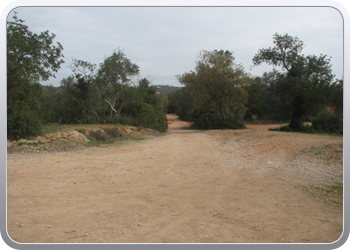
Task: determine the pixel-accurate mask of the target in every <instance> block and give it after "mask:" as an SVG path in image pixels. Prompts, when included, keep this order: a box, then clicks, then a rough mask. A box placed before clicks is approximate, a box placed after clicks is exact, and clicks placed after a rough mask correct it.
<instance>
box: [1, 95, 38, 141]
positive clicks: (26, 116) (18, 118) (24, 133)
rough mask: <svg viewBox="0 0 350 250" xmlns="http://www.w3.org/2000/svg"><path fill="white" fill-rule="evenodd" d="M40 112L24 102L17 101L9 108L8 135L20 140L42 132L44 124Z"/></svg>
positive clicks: (10, 137)
mask: <svg viewBox="0 0 350 250" xmlns="http://www.w3.org/2000/svg"><path fill="white" fill-rule="evenodd" d="M41 125H42V124H41V121H40V118H39V116H38V113H37V112H35V111H32V110H31V109H30V107H28V106H27V105H26V104H25V103H24V102H20V101H18V102H16V104H15V105H13V106H11V107H8V109H7V137H8V138H9V139H13V140H18V139H21V138H28V137H31V136H37V135H40V134H41V131H42V126H41Z"/></svg>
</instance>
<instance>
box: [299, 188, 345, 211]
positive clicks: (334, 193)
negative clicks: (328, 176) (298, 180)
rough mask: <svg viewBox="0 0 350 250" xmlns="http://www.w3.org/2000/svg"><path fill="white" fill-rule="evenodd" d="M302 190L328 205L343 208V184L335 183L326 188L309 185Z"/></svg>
mask: <svg viewBox="0 0 350 250" xmlns="http://www.w3.org/2000/svg"><path fill="white" fill-rule="evenodd" d="M302 189H303V191H304V192H306V193H307V194H309V195H310V196H311V197H313V198H315V199H316V200H319V201H322V202H324V203H326V204H328V205H332V206H337V207H342V206H343V183H334V184H332V185H325V186H313V185H308V186H304V187H302Z"/></svg>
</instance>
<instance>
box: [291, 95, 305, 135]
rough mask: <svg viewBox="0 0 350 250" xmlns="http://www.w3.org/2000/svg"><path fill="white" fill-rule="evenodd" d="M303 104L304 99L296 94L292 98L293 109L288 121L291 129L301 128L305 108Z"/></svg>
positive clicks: (299, 129) (298, 129)
mask: <svg viewBox="0 0 350 250" xmlns="http://www.w3.org/2000/svg"><path fill="white" fill-rule="evenodd" d="M303 104H304V101H303V100H302V98H300V97H298V96H297V97H295V98H294V100H293V107H294V111H293V115H292V119H291V121H290V123H289V127H290V128H291V129H292V130H296V131H301V130H302V128H303V122H302V119H303V117H304V115H305V109H304V107H303Z"/></svg>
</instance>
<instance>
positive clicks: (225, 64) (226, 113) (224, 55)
mask: <svg viewBox="0 0 350 250" xmlns="http://www.w3.org/2000/svg"><path fill="white" fill-rule="evenodd" d="M234 60H235V58H234V57H233V52H231V51H227V50H226V51H224V50H214V51H205V50H203V51H201V52H200V56H199V60H198V61H197V62H196V67H195V71H191V72H189V73H184V74H183V75H179V76H177V78H178V80H179V82H180V83H182V84H184V85H185V87H186V88H187V89H188V91H189V92H190V93H191V95H192V99H193V103H192V105H193V108H194V109H195V111H196V113H197V114H200V113H201V114H202V115H204V114H205V113H208V112H211V113H212V112H214V113H216V114H217V115H218V116H219V121H218V122H217V123H216V124H221V125H219V127H221V128H224V127H236V126H238V125H237V121H238V120H241V118H238V117H234V119H232V118H233V113H232V111H233V109H235V108H237V107H239V106H241V105H243V104H244V103H246V102H247V98H248V95H247V93H246V91H245V90H244V89H243V88H242V86H243V85H245V84H246V83H247V82H248V80H249V77H248V75H247V74H246V73H245V72H244V70H243V67H242V66H241V65H239V64H236V63H235V62H234ZM236 118H237V119H238V120H236ZM213 119H214V118H213ZM215 119H216V118H215ZM211 122H212V121H211ZM234 123H235V124H234ZM195 124H196V121H195ZM205 126H206V125H205ZM216 126H217V125H215V126H214V125H213V126H209V127H212V128H215V127H216ZM239 126H242V124H240V125H239Z"/></svg>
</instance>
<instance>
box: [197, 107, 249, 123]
mask: <svg viewBox="0 0 350 250" xmlns="http://www.w3.org/2000/svg"><path fill="white" fill-rule="evenodd" d="M224 113H225V117H226V120H225V121H224V120H223V118H222V116H221V114H220V112H219V111H218V110H208V111H204V112H201V113H200V114H198V115H196V116H194V122H193V125H192V127H193V128H197V129H242V128H245V122H244V116H245V114H246V108H245V107H244V106H243V105H235V106H231V107H230V108H228V109H227V110H225V111H224Z"/></svg>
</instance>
